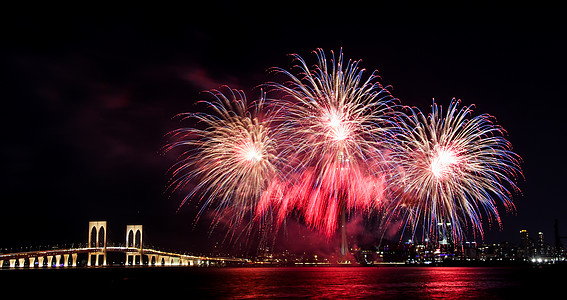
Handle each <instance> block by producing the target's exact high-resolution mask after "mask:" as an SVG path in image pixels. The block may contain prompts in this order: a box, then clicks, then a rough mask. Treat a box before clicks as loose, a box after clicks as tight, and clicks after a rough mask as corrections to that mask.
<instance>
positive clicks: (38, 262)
mask: <svg viewBox="0 0 567 300" xmlns="http://www.w3.org/2000/svg"><path fill="white" fill-rule="evenodd" d="M44 259H45V257H43V256H40V257H38V258H37V265H38V266H39V267H40V268H43V260H44Z"/></svg>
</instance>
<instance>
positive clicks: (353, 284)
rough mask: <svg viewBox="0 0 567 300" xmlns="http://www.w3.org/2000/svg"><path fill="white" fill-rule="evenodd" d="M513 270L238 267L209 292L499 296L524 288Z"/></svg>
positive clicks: (283, 295)
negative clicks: (520, 287)
mask: <svg viewBox="0 0 567 300" xmlns="http://www.w3.org/2000/svg"><path fill="white" fill-rule="evenodd" d="M514 272H515V271H514V270H508V269H497V268H425V267H417V268H411V267H400V268H393V267H385V268H371V267H368V268H362V267H314V268H242V269H236V268H235V269H225V270H222V272H221V273H222V276H224V280H226V281H224V284H221V285H217V286H216V287H214V288H212V289H211V290H210V291H209V292H211V293H212V294H209V295H211V296H213V297H222V298H224V297H226V298H231V299H270V298H315V299H345V298H348V299H376V298H382V299H383V298H413V299H438V298H443V299H466V298H481V297H489V298H496V299H498V298H508V297H506V296H510V295H511V293H514V292H513V291H514V290H515V289H516V288H518V287H519V286H520V283H519V282H518V281H517V280H515V277H514V276H511V275H512V274H514ZM516 292H517V291H516ZM515 294H517V293H515Z"/></svg>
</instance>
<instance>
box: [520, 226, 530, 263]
mask: <svg viewBox="0 0 567 300" xmlns="http://www.w3.org/2000/svg"><path fill="white" fill-rule="evenodd" d="M530 248H531V243H530V237H529V234H528V231H527V230H525V229H523V230H521V231H520V257H522V258H524V259H529V258H530Z"/></svg>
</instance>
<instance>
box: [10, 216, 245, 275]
mask: <svg viewBox="0 0 567 300" xmlns="http://www.w3.org/2000/svg"><path fill="white" fill-rule="evenodd" d="M107 231H108V230H107V227H106V221H93V222H89V238H88V243H87V245H85V246H78V247H70V248H64V249H50V250H36V251H23V252H14V253H6V254H0V267H4V268H52V267H77V266H86V267H103V266H110V265H123V266H155V267H158V266H224V265H234V264H236V265H239V264H247V263H249V261H248V260H247V259H243V258H234V257H207V256H196V255H187V254H181V253H175V252H168V251H162V250H156V249H151V248H144V243H143V226H142V225H127V226H126V244H125V245H124V246H111V245H108V244H107V238H106V233H107Z"/></svg>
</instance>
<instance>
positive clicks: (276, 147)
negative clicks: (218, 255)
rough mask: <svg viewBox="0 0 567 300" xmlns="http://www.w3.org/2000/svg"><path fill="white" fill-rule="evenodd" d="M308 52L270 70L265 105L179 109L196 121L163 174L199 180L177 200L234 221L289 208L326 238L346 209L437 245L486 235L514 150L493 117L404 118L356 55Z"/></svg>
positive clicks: (229, 103)
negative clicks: (402, 225) (448, 237)
mask: <svg viewBox="0 0 567 300" xmlns="http://www.w3.org/2000/svg"><path fill="white" fill-rule="evenodd" d="M331 53H332V52H331ZM315 54H316V57H317V63H316V64H315V65H314V66H313V67H309V66H308V65H307V63H306V62H305V61H304V60H303V59H302V58H301V57H300V56H299V55H293V58H294V61H295V62H296V65H295V67H294V69H293V70H297V72H296V74H298V75H294V72H290V71H287V70H284V69H280V68H275V69H273V71H274V73H276V75H278V76H280V77H284V78H285V81H284V82H283V83H279V82H271V83H268V84H266V85H265V87H267V88H268V89H269V93H270V95H273V96H271V97H272V98H273V99H271V100H269V101H268V100H266V99H265V97H264V94H262V96H261V97H260V99H259V100H257V101H255V102H253V103H252V104H249V103H248V102H247V100H246V97H245V96H244V94H243V93H242V92H240V91H236V90H232V89H228V88H227V91H228V92H225V93H222V92H220V91H218V90H213V91H211V92H209V93H210V94H211V95H212V96H213V97H212V98H213V100H212V101H209V102H205V103H207V104H208V105H209V107H210V108H211V109H212V110H213V111H214V112H215V114H206V113H187V114H182V115H181V116H183V117H184V118H189V119H192V120H195V121H197V124H196V127H190V128H182V129H178V130H176V131H174V132H172V133H171V138H172V140H173V142H172V143H170V144H169V145H168V146H167V147H166V149H167V150H171V149H173V148H178V147H183V148H186V149H187V150H186V152H185V153H184V154H183V155H181V157H180V159H179V161H178V162H177V163H176V164H175V165H174V167H173V168H172V181H171V182H172V183H171V186H172V188H173V189H180V188H181V187H184V186H187V185H189V184H190V183H194V184H195V186H194V187H193V188H192V189H191V190H190V191H189V192H188V194H187V195H186V197H185V199H184V200H183V203H185V202H187V201H188V200H189V199H191V198H193V196H196V195H199V197H200V199H201V200H200V201H202V204H201V210H200V212H199V215H201V214H202V213H203V211H204V210H206V209H207V208H208V207H211V206H214V209H215V212H216V216H217V217H220V216H226V215H229V216H230V219H231V224H235V225H238V224H240V222H241V221H242V220H243V219H244V216H245V215H247V214H249V215H250V220H255V221H261V222H266V223H268V222H270V221H272V220H274V221H275V223H274V224H276V227H279V226H280V225H281V224H282V223H283V222H285V220H286V218H288V217H289V216H290V215H291V214H293V213H297V215H299V217H300V219H302V221H304V223H305V224H306V225H307V226H309V227H311V228H313V229H316V230H318V231H320V232H322V233H323V234H324V235H326V236H327V237H330V236H332V235H334V234H335V233H336V231H337V227H338V225H339V220H343V221H342V222H343V225H344V219H345V218H344V217H345V216H348V214H350V213H353V212H364V213H376V212H381V213H383V212H387V213H388V214H389V215H388V217H386V218H384V219H386V220H390V221H392V220H393V219H396V218H400V217H401V218H403V219H404V220H406V221H407V222H408V223H409V224H410V225H411V226H410V227H411V228H412V229H413V231H412V235H415V233H416V231H417V228H422V229H423V238H424V239H429V240H430V241H434V242H436V241H437V240H438V239H439V236H440V235H444V234H445V232H447V231H451V232H452V235H453V236H454V237H455V239H456V240H462V238H461V237H462V236H463V232H464V228H472V229H473V231H474V232H475V233H476V232H479V233H480V234H481V235H482V233H483V230H482V222H483V218H487V219H488V221H489V222H492V221H496V222H497V223H498V224H500V223H501V220H500V216H499V212H498V210H499V207H500V206H503V207H505V208H506V209H513V208H514V205H513V203H512V201H511V197H512V194H513V192H518V191H519V190H518V188H517V186H516V185H515V183H514V180H515V179H516V178H517V177H518V175H521V170H520V166H519V161H520V158H519V156H517V155H516V154H515V153H513V152H512V151H511V145H510V143H509V142H508V141H507V140H506V139H505V138H504V137H503V136H504V134H505V131H504V129H503V128H502V127H500V126H498V125H495V124H494V122H493V118H492V117H491V116H490V115H487V114H481V115H478V116H473V115H472V110H471V106H469V107H464V108H461V109H459V108H458V106H459V105H458V102H457V101H453V102H452V103H451V104H450V105H449V108H448V109H447V110H446V112H445V114H443V111H442V110H441V109H440V108H439V107H438V106H437V104H435V103H433V105H432V113H431V114H429V115H427V116H425V115H424V114H423V113H422V112H421V111H419V110H418V109H416V108H413V109H409V114H406V113H404V112H403V111H402V110H400V109H399V108H400V107H401V106H400V105H397V104H396V103H397V102H396V101H395V100H394V98H393V97H392V96H391V94H390V92H389V90H388V87H384V86H382V85H381V84H380V82H379V77H378V76H377V75H376V72H372V73H370V74H369V75H368V76H367V75H366V74H365V70H364V69H361V68H359V63H360V61H351V60H349V61H348V62H346V63H345V61H344V59H343V53H342V51H340V52H339V53H338V55H337V56H335V54H334V53H332V57H331V59H330V62H328V61H327V58H326V56H325V53H324V52H323V50H320V49H319V50H317V51H315ZM265 103H266V104H265ZM197 127H198V128H197ZM213 204H214V205H213ZM272 218H273V219H272ZM251 223H252V222H251ZM448 224H450V226H449V225H448ZM386 225H388V224H386ZM232 227H233V228H236V226H232Z"/></svg>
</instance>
